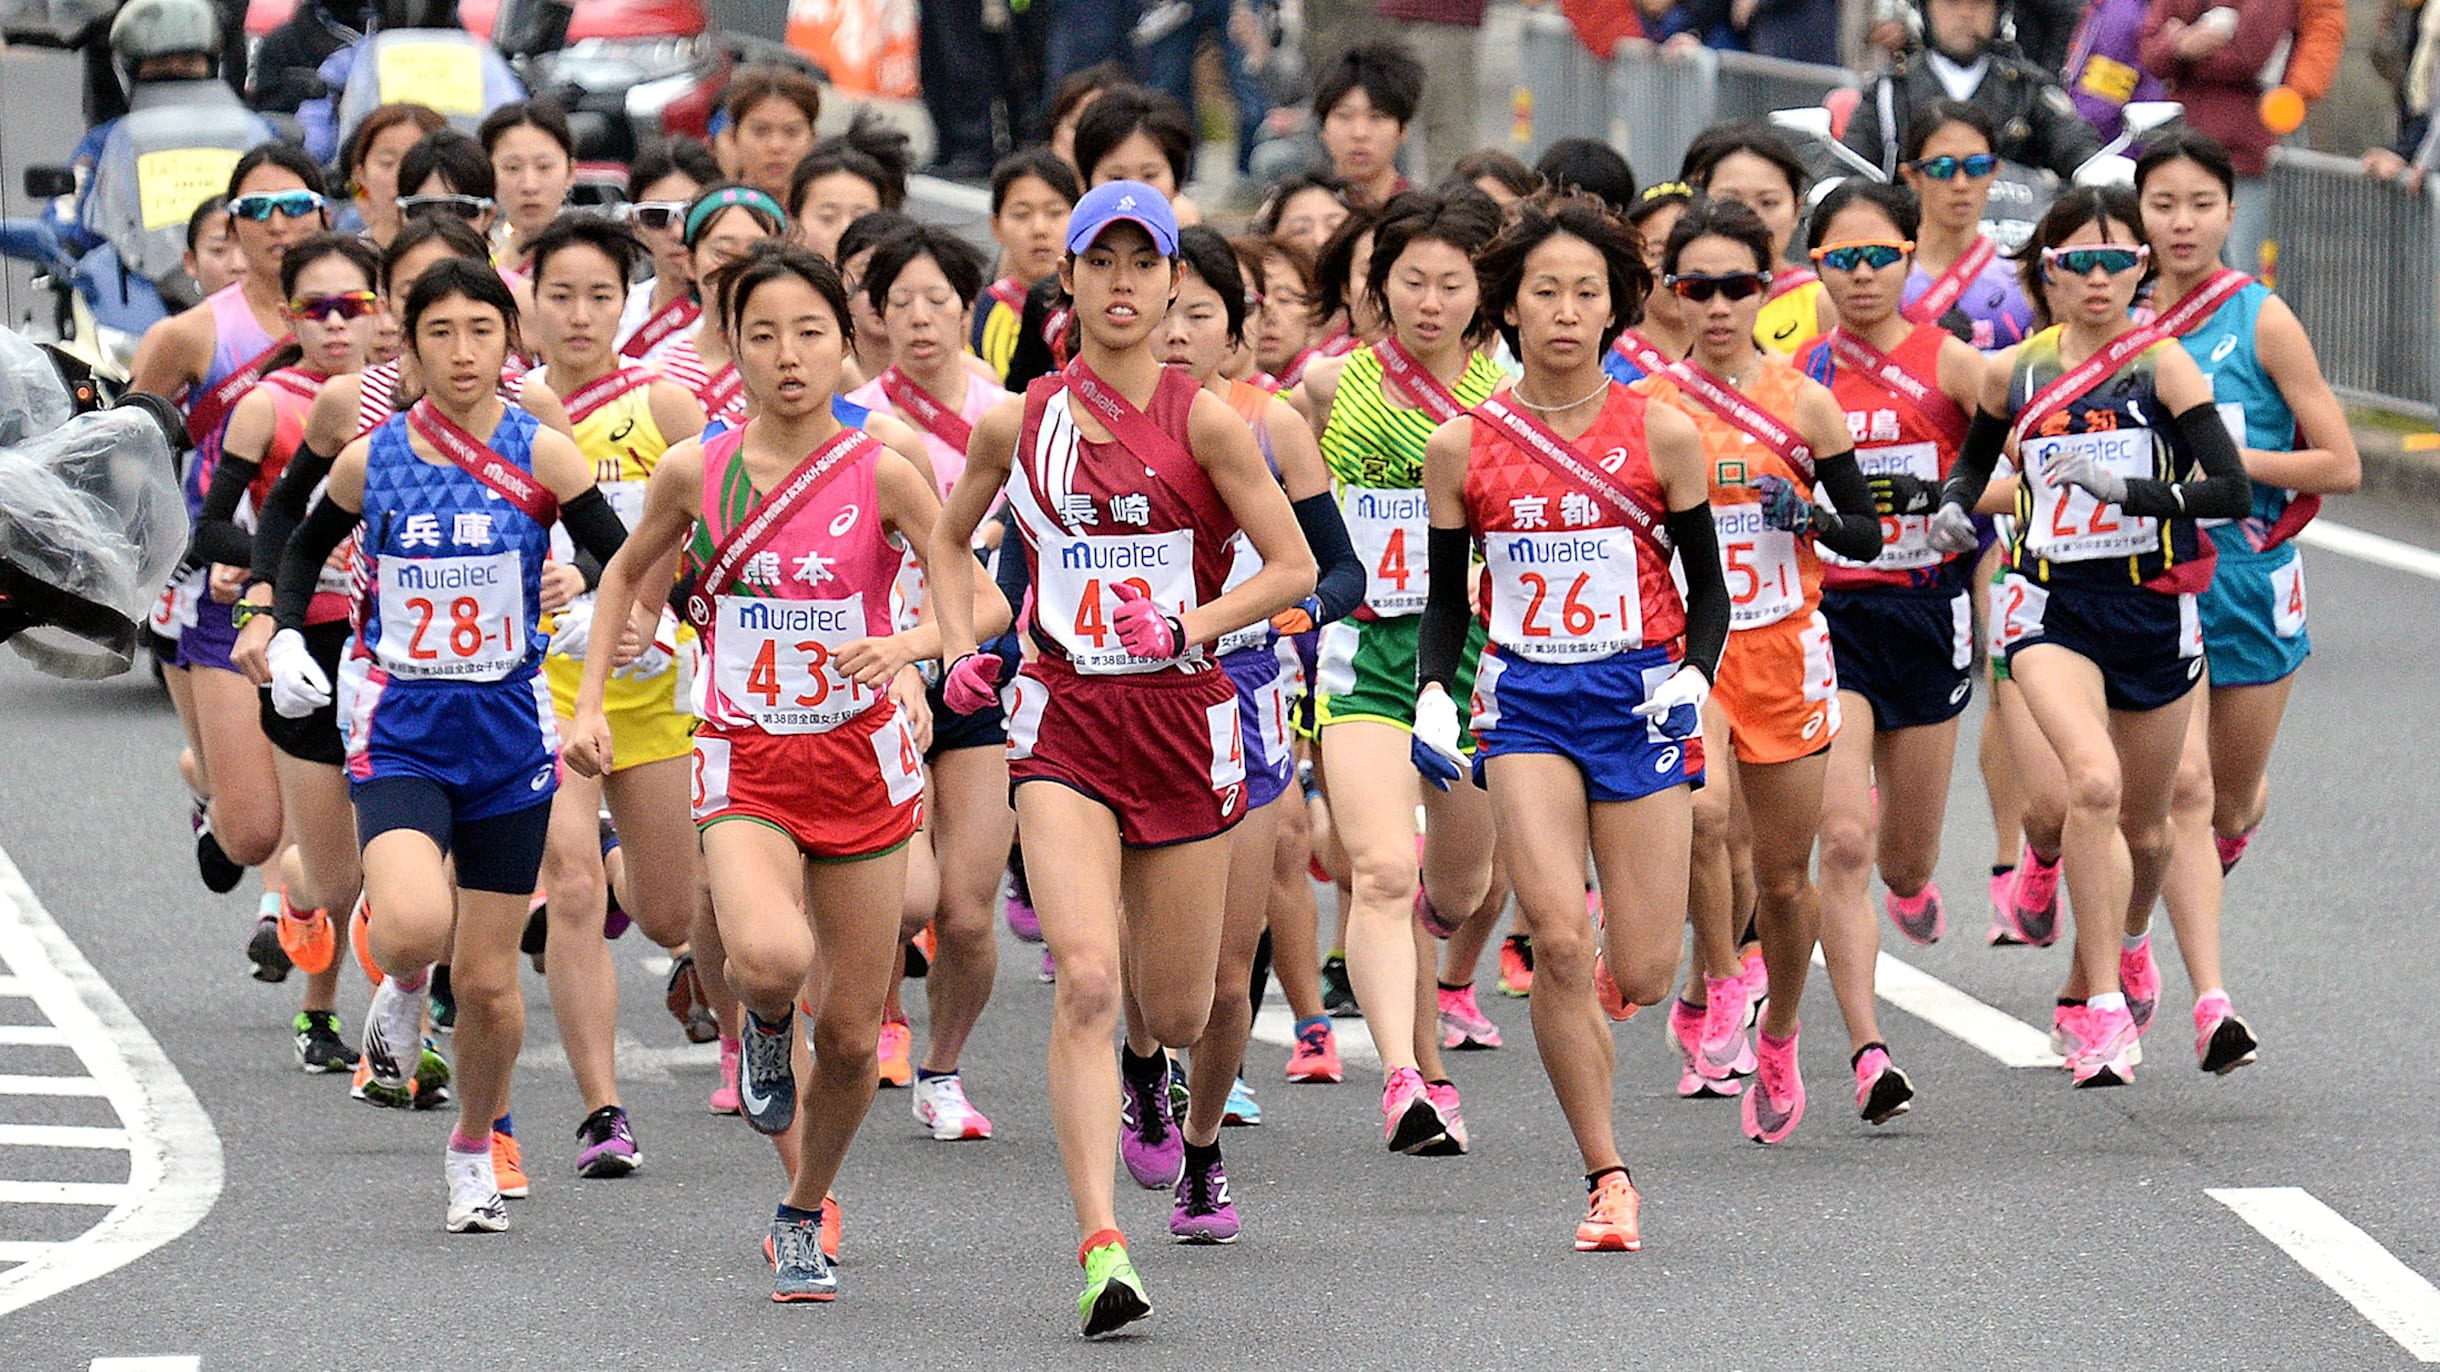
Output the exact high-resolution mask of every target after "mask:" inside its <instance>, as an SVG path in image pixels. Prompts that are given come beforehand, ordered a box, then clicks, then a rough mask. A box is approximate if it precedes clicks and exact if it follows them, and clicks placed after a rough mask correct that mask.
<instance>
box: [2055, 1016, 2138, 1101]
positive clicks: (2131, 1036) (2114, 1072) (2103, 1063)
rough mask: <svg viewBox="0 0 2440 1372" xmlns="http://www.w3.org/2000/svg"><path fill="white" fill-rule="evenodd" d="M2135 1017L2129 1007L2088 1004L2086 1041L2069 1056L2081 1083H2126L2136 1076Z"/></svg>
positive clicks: (2069, 1068) (2071, 1073) (2072, 1075)
mask: <svg viewBox="0 0 2440 1372" xmlns="http://www.w3.org/2000/svg"><path fill="white" fill-rule="evenodd" d="M2136 1034H2137V1030H2136V1028H2135V1017H2134V1016H2133V1015H2131V1014H2129V1013H2128V1012H2127V1011H2125V1010H2096V1009H2094V1008H2093V1007H2092V1006H2090V1005H2087V1006H2085V1007H2084V1026H2083V1039H2084V1042H2083V1043H2081V1044H2079V1045H2078V1046H2077V1049H2076V1055H2075V1056H2074V1057H2071V1058H2069V1059H2068V1060H2067V1072H2068V1076H2069V1077H2070V1078H2071V1079H2072V1080H2073V1081H2074V1083H2075V1084H2076V1085H2077V1086H2079V1087H2084V1086H2125V1085H2127V1084H2129V1083H2131V1082H2133V1081H2134V1080H2135V1039H2136Z"/></svg>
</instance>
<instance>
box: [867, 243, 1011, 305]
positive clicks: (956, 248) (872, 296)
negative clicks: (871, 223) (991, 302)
mask: <svg viewBox="0 0 2440 1372" xmlns="http://www.w3.org/2000/svg"><path fill="white" fill-rule="evenodd" d="M924 257H929V258H931V259H932V262H933V265H935V266H937V267H939V268H940V274H941V275H942V276H945V277H947V278H948V279H949V289H950V290H951V291H954V292H955V293H956V294H957V298H958V301H959V303H961V304H965V305H972V304H973V303H974V298H975V297H976V296H978V295H981V294H982V293H983V259H982V258H981V257H980V256H978V255H977V254H976V253H975V251H974V249H972V248H970V247H968V246H966V240H965V239H963V238H960V237H958V236H957V235H956V234H953V233H951V232H949V231H948V230H947V229H944V228H940V227H937V226H935V225H931V224H913V225H910V226H909V227H907V228H905V229H902V230H900V231H898V232H896V233H893V234H890V235H888V236H887V237H885V238H883V239H882V240H881V241H880V242H879V243H877V244H875V245H874V246H873V260H872V261H870V262H867V263H866V264H864V279H863V282H862V285H863V287H864V298H865V300H866V301H867V302H869V303H870V304H871V305H872V307H873V313H874V314H881V313H883V312H884V310H885V308H886V307H887V306H888V304H889V299H890V287H892V286H894V285H897V284H898V274H899V273H901V272H903V271H905V270H906V269H907V268H908V267H909V266H911V265H913V264H914V263H915V261H916V259H918V258H924Z"/></svg>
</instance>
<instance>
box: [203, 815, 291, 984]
mask: <svg viewBox="0 0 2440 1372" xmlns="http://www.w3.org/2000/svg"><path fill="white" fill-rule="evenodd" d="M187 825H188V827H189V828H191V829H193V830H194V832H195V871H196V874H197V875H199V876H201V877H202V878H203V886H204V889H205V890H207V891H210V892H211V893H212V894H213V895H216V896H225V895H227V894H228V893H230V892H231V891H234V890H236V889H237V883H239V882H241V881H244V880H245V879H246V869H245V868H244V867H243V866H241V865H240V864H239V863H238V862H237V861H236V860H235V859H233V858H231V857H230V856H229V854H228V852H227V851H226V850H224V849H223V848H222V847H221V846H220V840H219V839H217V838H215V837H213V836H212V807H211V804H210V802H208V801H203V800H197V801H196V802H195V809H194V812H193V813H192V814H190V815H189V816H187ZM271 980H274V981H276V980H278V978H276V977H274V978H271Z"/></svg>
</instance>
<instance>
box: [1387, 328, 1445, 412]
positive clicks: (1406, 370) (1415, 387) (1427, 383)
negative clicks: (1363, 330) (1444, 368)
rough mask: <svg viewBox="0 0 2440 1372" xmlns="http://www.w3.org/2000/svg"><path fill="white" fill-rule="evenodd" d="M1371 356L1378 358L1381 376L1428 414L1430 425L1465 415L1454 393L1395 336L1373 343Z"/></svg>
mask: <svg viewBox="0 0 2440 1372" xmlns="http://www.w3.org/2000/svg"><path fill="white" fill-rule="evenodd" d="M1373 356H1375V357H1377V358H1379V359H1381V374H1382V375H1383V376H1386V377H1388V378H1389V379H1390V380H1391V381H1393V382H1395V383H1397V386H1398V389H1399V390H1402V391H1404V392H1406V394H1407V397H1408V398H1409V399H1411V400H1413V401H1414V402H1415V406H1416V408H1417V409H1420V410H1422V411H1423V412H1424V413H1425V414H1428V415H1430V416H1431V417H1432V422H1433V423H1435V424H1446V423H1448V422H1449V421H1450V420H1452V419H1455V418H1457V417H1458V416H1459V415H1461V414H1464V413H1465V412H1466V407H1465V406H1463V405H1460V404H1458V403H1457V396H1456V394H1455V393H1453V392H1452V391H1450V389H1449V388H1448V387H1446V386H1443V385H1441V384H1440V378H1439V377H1437V376H1434V375H1432V374H1431V372H1429V371H1427V370H1425V368H1424V365H1423V364H1422V363H1420V362H1417V361H1416V360H1415V355H1414V354H1413V353H1410V352H1408V351H1407V350H1406V347H1405V345H1404V344H1402V343H1400V342H1399V341H1398V337H1397V335H1396V334H1390V335H1388V336H1386V337H1384V338H1383V339H1382V340H1381V341H1380V342H1378V343H1375V344H1374V345H1373Z"/></svg>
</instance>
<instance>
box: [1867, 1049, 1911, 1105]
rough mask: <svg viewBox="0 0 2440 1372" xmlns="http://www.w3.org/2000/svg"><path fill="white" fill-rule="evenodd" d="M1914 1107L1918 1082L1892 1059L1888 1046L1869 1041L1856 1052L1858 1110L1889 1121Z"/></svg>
mask: <svg viewBox="0 0 2440 1372" xmlns="http://www.w3.org/2000/svg"><path fill="white" fill-rule="evenodd" d="M1914 1107H1915V1083H1914V1082H1912V1081H1910V1080H1908V1079H1907V1075H1906V1073H1904V1072H1902V1071H1899V1070H1898V1064H1896V1063H1894V1062H1891V1061H1890V1060H1889V1046H1888V1045H1887V1044H1880V1043H1868V1044H1865V1045H1864V1047H1863V1048H1862V1049H1861V1050H1860V1051H1858V1052H1857V1053H1856V1055H1855V1112H1856V1114H1858V1115H1860V1116H1862V1117H1863V1120H1864V1122H1865V1123H1866V1124H1887V1123H1889V1122H1890V1121H1891V1120H1894V1119H1896V1118H1897V1117H1898V1116H1900V1115H1903V1114H1905V1113H1906V1112H1907V1111H1909V1110H1912V1109H1913V1108H1914Z"/></svg>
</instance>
